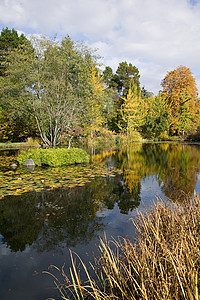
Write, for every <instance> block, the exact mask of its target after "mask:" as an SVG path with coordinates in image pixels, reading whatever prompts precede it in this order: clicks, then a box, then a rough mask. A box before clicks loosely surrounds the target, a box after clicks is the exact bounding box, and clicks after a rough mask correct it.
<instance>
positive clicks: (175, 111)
mask: <svg viewBox="0 0 200 300" xmlns="http://www.w3.org/2000/svg"><path fill="white" fill-rule="evenodd" d="M161 86H162V87H163V91H162V96H163V97H164V99H165V101H166V103H167V104H168V108H169V114H170V131H171V133H175V132H177V133H180V132H184V130H189V129H190V128H191V126H192V125H194V122H196V121H197V119H198V120H199V118H196V117H197V115H198V111H199V103H198V101H197V96H198V93H197V91H198V90H197V87H196V83H195V79H194V77H193V76H192V73H191V71H190V69H189V68H187V67H185V66H180V67H178V68H177V69H175V70H173V71H170V72H168V73H167V75H166V76H165V78H164V79H163V80H162V83H161ZM196 123H197V122H196ZM197 126H198V124H196V127H197ZM193 127H194V126H193Z"/></svg>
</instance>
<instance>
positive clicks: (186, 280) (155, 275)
mask: <svg viewBox="0 0 200 300" xmlns="http://www.w3.org/2000/svg"><path fill="white" fill-rule="evenodd" d="M133 223H134V225H135V227H136V229H137V239H136V240H135V241H134V242H132V241H130V240H128V239H126V238H120V239H119V240H117V241H116V240H113V241H110V242H107V241H106V240H104V241H103V240H101V241H100V245H99V257H98V258H97V259H96V260H95V262H94V263H93V265H92V267H93V269H94V271H95V273H96V276H97V277H95V280H94V279H93V278H92V277H91V275H90V274H89V271H88V270H87V269H86V267H85V264H84V263H83V262H82V261H81V259H80V258H79V257H78V258H77V257H76V258H75V256H76V255H75V254H73V255H71V259H72V267H71V269H70V272H69V274H70V275H69V276H68V277H67V275H66V273H65V272H64V269H62V270H61V271H60V272H61V275H62V278H63V280H64V281H63V282H64V283H63V282H62V283H61V282H60V281H59V280H58V279H57V278H56V277H55V282H56V285H57V287H58V288H59V290H60V293H61V295H62V297H61V298H62V299H102V300H103V299H104V300H105V299H127V300H130V299H135V300H136V299H148V300H149V299H199V296H200V199H199V196H198V195H195V196H194V198H193V199H192V200H188V201H184V202H183V203H182V204H171V203H170V204H169V203H168V205H167V204H165V203H163V202H162V201H161V200H158V202H157V204H156V205H155V206H154V207H153V208H152V209H151V210H150V211H148V212H147V213H138V217H137V218H136V219H134V220H133ZM77 260H78V262H77V265H79V264H80V265H81V269H82V270H84V272H85V275H86V277H87V281H86V282H85V283H84V282H82V281H81V274H79V268H78V269H77V267H76V263H75V261H77Z"/></svg>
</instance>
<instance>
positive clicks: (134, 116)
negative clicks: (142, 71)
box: [121, 80, 146, 138]
mask: <svg viewBox="0 0 200 300" xmlns="http://www.w3.org/2000/svg"><path fill="white" fill-rule="evenodd" d="M122 99H123V101H124V103H123V104H122V106H121V114H122V119H123V121H125V123H126V132H127V138H129V136H130V134H131V133H132V132H134V131H140V128H141V126H142V125H143V122H144V118H145V111H146V109H145V102H144V101H143V100H142V99H141V90H140V88H139V87H138V85H137V84H135V82H134V80H131V82H130V87H129V90H128V94H127V96H126V97H123V98H122Z"/></svg>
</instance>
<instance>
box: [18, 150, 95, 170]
mask: <svg viewBox="0 0 200 300" xmlns="http://www.w3.org/2000/svg"><path fill="white" fill-rule="evenodd" d="M29 158H32V159H33V161H34V162H35V164H36V165H38V166H41V165H48V166H52V167H55V166H63V165H66V164H75V163H86V162H89V155H88V154H87V152H86V151H85V150H83V149H80V148H71V149H66V148H52V149H41V148H39V149H28V150H27V151H21V153H20V154H19V156H18V157H17V161H18V162H19V164H24V163H25V161H26V160H27V159H29Z"/></svg>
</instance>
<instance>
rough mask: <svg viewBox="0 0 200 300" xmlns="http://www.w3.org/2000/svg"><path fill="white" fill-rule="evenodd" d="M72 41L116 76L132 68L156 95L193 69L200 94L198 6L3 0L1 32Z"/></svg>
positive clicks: (193, 0) (190, 2)
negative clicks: (172, 77)
mask: <svg viewBox="0 0 200 300" xmlns="http://www.w3.org/2000/svg"><path fill="white" fill-rule="evenodd" d="M5 27H8V28H9V29H11V28H14V29H16V30H19V31H23V32H24V33H25V34H26V35H28V34H44V35H47V36H50V37H53V36H55V35H57V37H58V38H64V37H65V36H66V35H68V34H69V35H70V37H71V38H72V40H74V41H82V40H84V41H85V42H86V43H87V44H88V45H89V46H90V47H92V48H98V49H99V50H98V53H99V54H100V55H101V56H102V57H103V59H102V62H103V63H104V65H108V66H110V67H112V69H113V71H114V72H115V71H116V68H117V66H118V64H119V63H120V62H122V61H125V60H126V61H127V62H131V63H132V64H133V65H135V66H136V67H137V68H138V69H139V71H140V75H141V80H140V81H141V86H145V88H146V89H147V90H148V91H152V92H154V94H157V93H158V91H159V90H160V89H161V86H160V83H161V80H162V79H163V78H164V76H165V75H166V73H167V71H170V70H173V69H175V68H177V67H178V66H180V65H183V66H186V67H189V68H190V69H191V71H192V73H193V75H194V77H195V79H196V83H197V87H198V89H199V91H200V0H0V30H1V29H2V28H5Z"/></svg>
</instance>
